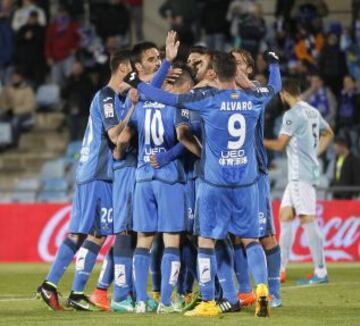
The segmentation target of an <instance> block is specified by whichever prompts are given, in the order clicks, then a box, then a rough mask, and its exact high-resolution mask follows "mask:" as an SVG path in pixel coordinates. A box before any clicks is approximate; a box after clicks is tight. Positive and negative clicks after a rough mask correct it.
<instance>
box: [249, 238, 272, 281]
mask: <svg viewBox="0 0 360 326" xmlns="http://www.w3.org/2000/svg"><path fill="white" fill-rule="evenodd" d="M246 255H247V260H248V266H249V268H250V271H251V274H252V276H253V277H254V280H255V283H256V284H260V283H264V284H267V264H266V257H265V253H264V249H263V247H262V246H261V244H260V243H258V242H251V243H250V244H249V245H247V246H246Z"/></svg>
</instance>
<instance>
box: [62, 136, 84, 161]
mask: <svg viewBox="0 0 360 326" xmlns="http://www.w3.org/2000/svg"><path fill="white" fill-rule="evenodd" d="M81 144H82V143H81V141H73V142H71V143H70V144H69V145H68V146H67V148H66V153H65V162H66V164H67V165H68V164H72V163H75V162H76V161H77V160H78V159H79V157H80V150H81Z"/></svg>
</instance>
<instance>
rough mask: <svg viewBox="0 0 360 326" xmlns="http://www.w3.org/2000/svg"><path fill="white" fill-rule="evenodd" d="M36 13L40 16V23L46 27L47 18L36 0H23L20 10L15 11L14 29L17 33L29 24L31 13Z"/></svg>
mask: <svg viewBox="0 0 360 326" xmlns="http://www.w3.org/2000/svg"><path fill="white" fill-rule="evenodd" d="M34 11H36V12H37V14H38V21H39V24H40V25H41V26H45V25H46V16H45V12H44V10H42V9H41V8H40V7H39V6H37V5H36V2H35V1H34V0H22V5H21V7H20V8H18V9H16V10H15V13H14V17H13V20H12V24H11V26H12V28H13V30H14V31H15V32H17V31H18V30H19V29H20V28H21V27H23V26H24V25H26V24H27V22H28V20H29V16H30V13H32V12H34Z"/></svg>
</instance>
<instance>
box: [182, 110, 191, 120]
mask: <svg viewBox="0 0 360 326" xmlns="http://www.w3.org/2000/svg"><path fill="white" fill-rule="evenodd" d="M181 116H182V117H185V118H188V119H189V116H190V112H189V110H186V109H182V110H181Z"/></svg>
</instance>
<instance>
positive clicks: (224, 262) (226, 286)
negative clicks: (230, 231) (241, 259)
mask: <svg viewBox="0 0 360 326" xmlns="http://www.w3.org/2000/svg"><path fill="white" fill-rule="evenodd" d="M215 252H216V262H217V276H218V278H219V282H220V285H221V288H222V291H223V295H222V296H223V298H225V299H227V300H228V301H230V303H232V304H234V303H236V302H237V301H238V299H237V296H236V291H235V286H234V278H233V271H234V249H233V247H232V245H231V243H229V242H228V241H227V240H224V241H217V242H216V246H215Z"/></svg>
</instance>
